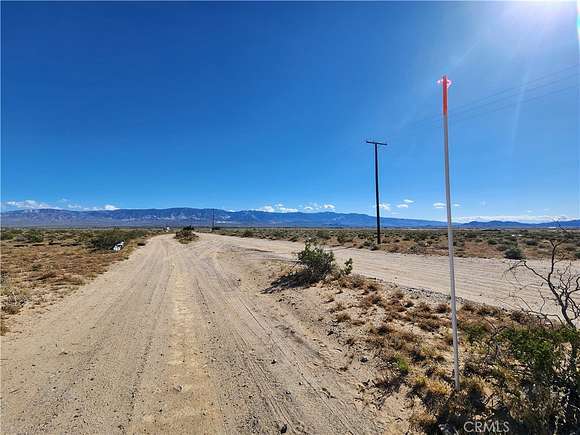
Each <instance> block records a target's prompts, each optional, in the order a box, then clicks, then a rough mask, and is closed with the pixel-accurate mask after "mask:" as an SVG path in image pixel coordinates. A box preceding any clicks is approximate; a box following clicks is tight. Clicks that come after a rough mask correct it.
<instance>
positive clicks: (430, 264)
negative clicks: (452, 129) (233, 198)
mask: <svg viewBox="0 0 580 435" xmlns="http://www.w3.org/2000/svg"><path fill="white" fill-rule="evenodd" d="M203 237H204V238H205V239H207V240H216V241H217V240H221V239H223V238H224V237H228V239H230V240H231V242H230V243H232V244H235V245H236V246H239V247H243V248H246V249H253V250H258V251H262V252H264V253H269V254H271V255H275V256H277V257H279V258H285V259H290V258H295V257H296V256H295V255H294V253H296V252H297V251H299V250H301V249H303V247H304V244H302V243H296V242H288V241H283V240H266V239H253V238H242V237H231V236H219V235H213V234H205V235H203ZM332 250H333V251H334V253H335V255H336V258H337V260H338V261H340V262H344V261H346V260H347V259H348V258H352V259H353V261H354V269H353V270H354V272H357V273H360V274H362V275H366V276H369V277H372V278H378V279H382V280H384V281H387V282H394V283H397V284H399V285H401V286H404V287H412V288H420V289H426V290H431V291H434V292H437V293H442V294H445V295H448V294H449V263H448V258H447V257H445V256H427V255H410V254H393V253H387V252H384V251H369V250H366V249H353V248H343V247H337V248H332ZM528 263H529V264H530V265H531V266H532V267H534V268H536V269H537V270H539V271H543V272H545V271H546V270H547V265H548V262H547V260H530V261H528ZM512 264H514V261H513V260H498V259H488V258H455V279H456V287H457V295H458V296H459V297H461V298H464V299H467V300H470V301H474V302H479V303H486V304H490V305H496V306H501V307H504V308H518V307H524V306H525V305H524V302H523V301H525V303H526V304H529V305H531V306H534V307H537V306H539V305H540V304H541V303H542V299H541V297H540V294H539V291H538V290H539V289H538V287H537V283H538V279H537V278H535V277H533V276H532V275H531V274H529V273H528V274H525V273H523V271H522V272H518V274H517V280H516V277H514V275H513V274H512V273H511V272H510V273H508V272H507V271H508V269H509V268H510V266H511V265H512ZM573 267H574V268H575V269H576V270H577V271H578V270H580V261H575V262H574V263H573ZM522 287H526V288H522ZM522 300H523V301H522Z"/></svg>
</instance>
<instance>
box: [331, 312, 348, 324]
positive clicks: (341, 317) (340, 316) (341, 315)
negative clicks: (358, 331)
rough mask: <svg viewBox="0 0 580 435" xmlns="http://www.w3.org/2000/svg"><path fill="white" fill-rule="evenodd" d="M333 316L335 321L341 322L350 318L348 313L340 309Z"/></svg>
mask: <svg viewBox="0 0 580 435" xmlns="http://www.w3.org/2000/svg"><path fill="white" fill-rule="evenodd" d="M334 318H335V319H336V321H337V322H339V323H342V322H346V321H348V320H350V314H348V313H346V312H344V311H342V312H340V313H338V314H337V315H336V316H335V317H334Z"/></svg>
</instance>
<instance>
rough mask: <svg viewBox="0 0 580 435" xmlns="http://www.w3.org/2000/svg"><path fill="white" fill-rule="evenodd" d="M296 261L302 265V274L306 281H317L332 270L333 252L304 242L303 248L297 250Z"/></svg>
mask: <svg viewBox="0 0 580 435" xmlns="http://www.w3.org/2000/svg"><path fill="white" fill-rule="evenodd" d="M298 263H299V264H301V265H302V266H303V267H304V269H303V276H304V278H305V280H306V281H307V282H308V283H314V282H318V281H320V280H322V279H324V278H326V276H327V275H328V274H329V273H330V272H332V269H333V266H334V253H332V252H330V251H326V250H324V249H323V248H321V247H320V246H318V245H317V244H315V243H311V242H306V245H305V246H304V249H303V250H302V251H300V252H298Z"/></svg>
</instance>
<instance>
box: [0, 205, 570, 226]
mask: <svg viewBox="0 0 580 435" xmlns="http://www.w3.org/2000/svg"><path fill="white" fill-rule="evenodd" d="M212 219H213V220H214V221H215V226H220V227H329V228H331V227H334V228H341V227H350V228H364V227H374V226H375V225H376V218H375V217H374V216H369V215H365V214H359V213H333V212H322V213H300V212H296V213H269V212H265V211H258V210H244V211H226V210H218V209H207V208H203V209H199V208H166V209H134V210H122V209H120V210H99V211H71V210H60V209H35V210H16V211H7V212H3V213H1V214H0V224H1V225H2V226H3V227H50V228H88V227H183V226H185V225H193V226H209V225H211V222H212ZM381 225H382V226H383V227H385V228H442V227H445V226H446V224H445V222H440V221H431V220H422V219H397V218H387V217H384V218H381ZM456 226H457V227H462V228H548V227H556V226H562V227H565V228H580V220H571V221H564V222H558V223H555V222H546V223H538V224H529V223H521V222H505V221H491V222H476V221H473V222H469V223H465V224H457V225H456Z"/></svg>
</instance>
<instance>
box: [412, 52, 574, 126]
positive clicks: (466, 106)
mask: <svg viewBox="0 0 580 435" xmlns="http://www.w3.org/2000/svg"><path fill="white" fill-rule="evenodd" d="M579 65H580V63H576V64H574V65H570V66H568V67H566V68H563V69H560V70H558V71H554V72H552V73H549V74H545V75H543V76H540V77H536V78H534V79H531V80H528V81H526V83H523V84H520V85H518V86H513V87H510V88H505V89H503V90H500V91H497V92H494V93H492V94H490V95H487V96H484V97H481V98H477V99H474V100H472V101H470V102H468V103H465V104H461V105H459V106H457V107H455V108H454V109H453V110H450V114H454V115H458V114H460V113H461V114H462V113H464V112H466V111H470V110H474V109H475V108H476V107H479V106H483V105H491V104H495V103H498V102H500V101H503V100H506V99H510V98H514V97H517V96H518V95H517V94H516V95H509V96H504V97H501V98H498V99H496V100H494V101H490V102H487V103H484V104H480V103H482V102H483V101H486V100H489V99H490V98H494V97H496V96H499V95H502V94H505V93H508V92H514V91H518V92H519V91H521V90H524V91H525V92H532V91H535V90H538V89H542V88H546V87H550V86H553V85H555V84H557V83H560V82H562V81H565V80H568V79H570V78H573V77H578V76H579V75H578V71H576V72H574V73H572V74H569V75H567V76H565V77H560V78H558V79H555V80H552V81H551V82H549V83H544V84H540V85H537V86H534V87H532V88H527V87H528V86H529V85H530V84H533V83H536V82H541V81H542V80H545V79H547V78H550V77H553V76H556V75H558V74H561V73H563V72H565V71H568V70H570V69H572V68H575V67H578V66H579ZM440 116H441V115H440V114H433V115H429V116H426V117H423V118H421V119H418V120H417V121H414V122H412V123H410V124H408V125H407V126H406V128H411V127H413V126H415V125H417V124H422V123H431V122H434V121H439V119H440Z"/></svg>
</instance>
